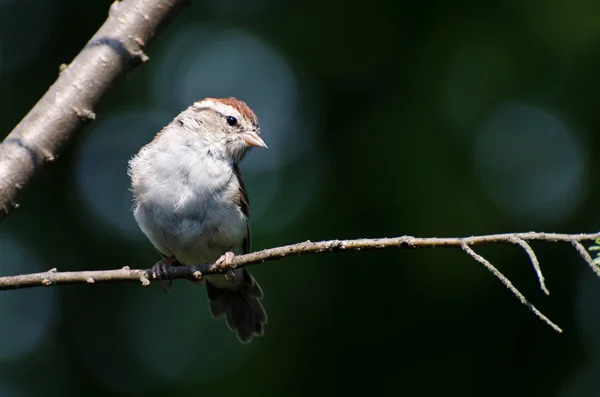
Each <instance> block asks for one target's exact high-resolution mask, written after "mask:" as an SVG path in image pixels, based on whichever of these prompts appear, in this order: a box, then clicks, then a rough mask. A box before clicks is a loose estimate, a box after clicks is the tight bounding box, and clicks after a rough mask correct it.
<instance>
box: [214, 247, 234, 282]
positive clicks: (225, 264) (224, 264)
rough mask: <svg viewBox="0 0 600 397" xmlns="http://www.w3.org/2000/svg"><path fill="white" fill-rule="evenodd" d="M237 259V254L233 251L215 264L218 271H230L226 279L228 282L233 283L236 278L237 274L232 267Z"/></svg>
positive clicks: (222, 256)
mask: <svg viewBox="0 0 600 397" xmlns="http://www.w3.org/2000/svg"><path fill="white" fill-rule="evenodd" d="M234 259H235V254H234V253H233V252H231V251H227V252H226V253H224V254H223V255H221V257H220V258H219V259H217V261H216V262H215V267H216V268H217V269H221V270H225V269H228V268H229V269H228V270H227V272H226V273H225V278H226V279H227V280H228V281H232V280H233V279H234V278H235V272H234V271H233V269H231V265H233V260H234Z"/></svg>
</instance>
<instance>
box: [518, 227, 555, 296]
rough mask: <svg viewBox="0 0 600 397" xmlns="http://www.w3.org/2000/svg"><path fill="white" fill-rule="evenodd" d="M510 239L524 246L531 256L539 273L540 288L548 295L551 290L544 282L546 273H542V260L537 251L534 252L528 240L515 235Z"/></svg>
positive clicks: (537, 273) (536, 272)
mask: <svg viewBox="0 0 600 397" xmlns="http://www.w3.org/2000/svg"><path fill="white" fill-rule="evenodd" d="M510 241H511V242H512V243H514V244H517V245H518V246H520V247H521V248H523V250H524V251H525V252H526V253H527V255H528V256H529V260H530V261H531V264H532V265H533V269H534V270H535V274H536V275H537V278H538V282H539V283H540V288H541V289H542V291H544V293H545V294H546V295H550V291H548V288H546V283H545V282H544V281H545V279H544V275H543V274H542V269H541V268H540V261H538V258H537V256H536V255H535V252H533V248H531V245H529V244H527V241H525V240H523V239H522V238H518V237H513V238H512V239H510Z"/></svg>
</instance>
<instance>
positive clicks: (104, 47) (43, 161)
mask: <svg viewBox="0 0 600 397" xmlns="http://www.w3.org/2000/svg"><path fill="white" fill-rule="evenodd" d="M188 2H189V0H124V1H118V0H117V1H115V2H114V3H113V4H112V6H111V7H110V12H109V16H108V19H107V20H106V22H105V23H104V24H103V25H102V27H101V28H100V29H99V30H98V32H96V34H95V35H94V36H93V37H92V38H91V40H90V41H89V42H88V43H87V45H86V46H85V47H84V48H83V49H82V50H81V52H80V53H79V55H77V57H76V58H75V59H74V60H73V62H71V64H70V65H61V67H60V75H59V77H58V80H56V82H55V83H54V84H53V85H52V86H51V87H50V88H49V89H48V91H47V92H46V94H45V95H44V96H43V97H42V98H41V99H40V100H39V101H38V103H37V104H36V105H35V106H34V107H33V109H31V111H30V112H29V113H28V114H27V115H26V116H25V118H23V120H22V121H21V122H20V123H19V124H18V125H17V126H16V127H15V128H14V129H13V131H12V132H11V133H10V134H9V135H8V136H7V137H6V139H5V140H4V141H3V142H2V144H0V220H2V219H4V218H5V217H6V215H8V213H9V212H10V211H12V210H13V209H15V208H17V207H18V206H19V204H18V203H19V200H20V196H21V192H22V190H23V189H24V188H25V186H26V185H27V184H28V183H29V182H30V181H31V179H32V178H33V177H34V175H35V174H37V173H39V171H40V170H41V169H42V168H44V167H45V166H46V165H48V164H50V163H53V162H54V161H55V160H56V158H57V157H58V156H59V155H60V154H61V153H62V151H63V150H64V149H65V147H66V145H67V144H68V143H69V142H70V141H71V140H72V139H73V137H74V136H75V134H76V133H77V131H78V130H79V129H80V128H81V127H82V126H83V125H85V124H86V123H87V122H89V121H91V120H93V119H94V118H95V117H96V114H95V108H96V105H97V104H98V103H99V102H100V99H101V98H102V97H103V96H104V94H105V93H106V92H107V91H108V89H109V87H110V86H111V85H112V84H113V82H115V81H116V80H117V79H118V78H119V77H121V76H124V75H125V74H127V73H128V72H129V71H131V70H132V69H133V68H134V67H136V66H137V65H139V64H141V63H143V62H145V61H147V60H148V56H146V54H145V53H144V50H145V49H146V48H147V47H148V44H149V43H150V41H151V39H152V38H153V37H155V36H156V35H157V34H158V33H159V32H160V30H161V29H162V28H163V27H164V26H165V25H166V22H167V20H168V19H170V18H171V17H173V16H174V15H175V14H176V13H177V11H179V10H180V9H181V7H182V6H183V5H185V4H187V3H188Z"/></svg>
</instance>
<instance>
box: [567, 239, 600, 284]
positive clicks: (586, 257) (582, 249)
mask: <svg viewBox="0 0 600 397" xmlns="http://www.w3.org/2000/svg"><path fill="white" fill-rule="evenodd" d="M571 244H573V246H574V247H575V249H576V250H577V252H579V255H581V257H582V258H583V260H584V261H585V263H587V264H588V266H589V267H590V268H591V269H592V271H593V272H594V273H596V275H597V276H598V277H600V269H598V266H596V265H595V264H594V260H593V259H592V256H591V255H590V254H589V252H587V251H586V249H585V247H584V246H583V244H581V242H579V241H577V240H573V241H571Z"/></svg>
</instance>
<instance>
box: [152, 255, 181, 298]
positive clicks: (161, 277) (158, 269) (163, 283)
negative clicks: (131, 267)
mask: <svg viewBox="0 0 600 397" xmlns="http://www.w3.org/2000/svg"><path fill="white" fill-rule="evenodd" d="M176 263H178V262H177V259H175V257H174V256H169V257H167V258H163V259H161V260H159V261H158V262H156V264H154V266H152V276H153V277H154V278H157V279H158V282H159V283H160V288H162V290H163V291H165V293H167V294H168V293H169V292H171V286H172V285H173V280H172V279H171V278H170V277H169V276H168V268H169V266H174V265H176Z"/></svg>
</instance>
